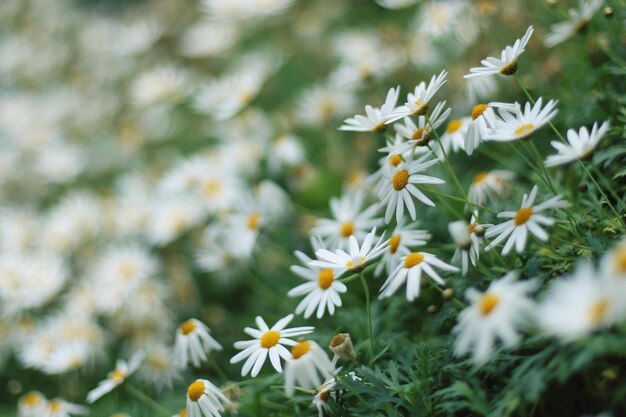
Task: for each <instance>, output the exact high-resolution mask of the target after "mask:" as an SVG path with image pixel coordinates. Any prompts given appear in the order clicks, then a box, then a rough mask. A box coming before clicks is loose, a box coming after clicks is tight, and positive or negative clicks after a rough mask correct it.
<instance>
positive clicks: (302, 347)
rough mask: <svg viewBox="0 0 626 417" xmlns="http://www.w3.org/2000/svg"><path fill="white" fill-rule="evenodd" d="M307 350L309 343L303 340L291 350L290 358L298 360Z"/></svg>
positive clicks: (309, 347)
mask: <svg viewBox="0 0 626 417" xmlns="http://www.w3.org/2000/svg"><path fill="white" fill-rule="evenodd" d="M309 350H311V342H309V341H308V340H303V341H301V342H298V344H297V345H295V346H294V347H292V348H291V356H293V358H294V359H298V358H300V357H301V356H302V355H304V354H306V353H307V352H308V351H309Z"/></svg>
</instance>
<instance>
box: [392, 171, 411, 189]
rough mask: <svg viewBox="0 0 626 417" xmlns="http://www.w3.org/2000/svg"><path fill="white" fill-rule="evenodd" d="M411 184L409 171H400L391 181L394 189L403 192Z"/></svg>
mask: <svg viewBox="0 0 626 417" xmlns="http://www.w3.org/2000/svg"><path fill="white" fill-rule="evenodd" d="M408 183H409V171H407V170H406V169H401V170H400V171H398V172H396V173H395V174H393V178H392V179H391V184H392V185H393V188H394V189H396V190H397V191H400V190H402V189H403V188H404V187H406V185H407V184H408Z"/></svg>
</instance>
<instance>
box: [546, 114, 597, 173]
mask: <svg viewBox="0 0 626 417" xmlns="http://www.w3.org/2000/svg"><path fill="white" fill-rule="evenodd" d="M608 129H609V122H608V121H607V122H604V123H602V125H600V128H598V124H597V123H594V124H593V127H592V128H591V132H589V131H588V130H587V128H586V127H584V126H583V127H581V128H580V130H579V131H578V133H576V131H575V130H574V129H568V131H567V142H568V143H563V142H559V141H556V140H554V141H552V142H550V144H551V145H552V147H553V148H555V149H556V150H557V151H558V153H557V154H556V155H549V156H548V158H547V159H546V161H545V165H546V166H547V167H553V166H556V165H563V164H567V163H568V162H572V161H575V160H577V159H580V160H586V159H589V158H591V156H592V154H593V151H594V149H595V148H596V146H597V145H598V142H600V139H602V138H603V137H604V135H605V134H606V131H607V130H608Z"/></svg>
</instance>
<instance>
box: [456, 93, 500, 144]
mask: <svg viewBox="0 0 626 417" xmlns="http://www.w3.org/2000/svg"><path fill="white" fill-rule="evenodd" d="M497 119H498V116H497V115H496V113H495V111H494V109H493V107H492V106H491V105H490V104H484V103H479V104H476V105H475V106H474V107H472V120H471V121H470V122H469V126H468V128H467V134H466V135H465V142H464V145H465V152H467V154H468V155H471V154H472V153H474V149H476V148H478V145H480V142H482V140H483V139H484V138H485V136H487V135H488V134H489V133H491V131H492V130H493V128H494V127H495V125H496V120H497Z"/></svg>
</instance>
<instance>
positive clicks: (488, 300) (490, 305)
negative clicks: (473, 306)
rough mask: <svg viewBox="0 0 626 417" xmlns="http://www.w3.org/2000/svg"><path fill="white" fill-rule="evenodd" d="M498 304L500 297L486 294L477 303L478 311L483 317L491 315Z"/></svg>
mask: <svg viewBox="0 0 626 417" xmlns="http://www.w3.org/2000/svg"><path fill="white" fill-rule="evenodd" d="M499 302H500V297H499V296H498V295H496V294H493V293H490V292H488V293H487V294H485V295H483V296H482V297H481V298H480V300H479V301H478V309H479V310H480V314H482V315H483V316H488V315H489V314H491V312H492V311H493V309H494V308H496V307H497V306H498V303H499Z"/></svg>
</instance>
